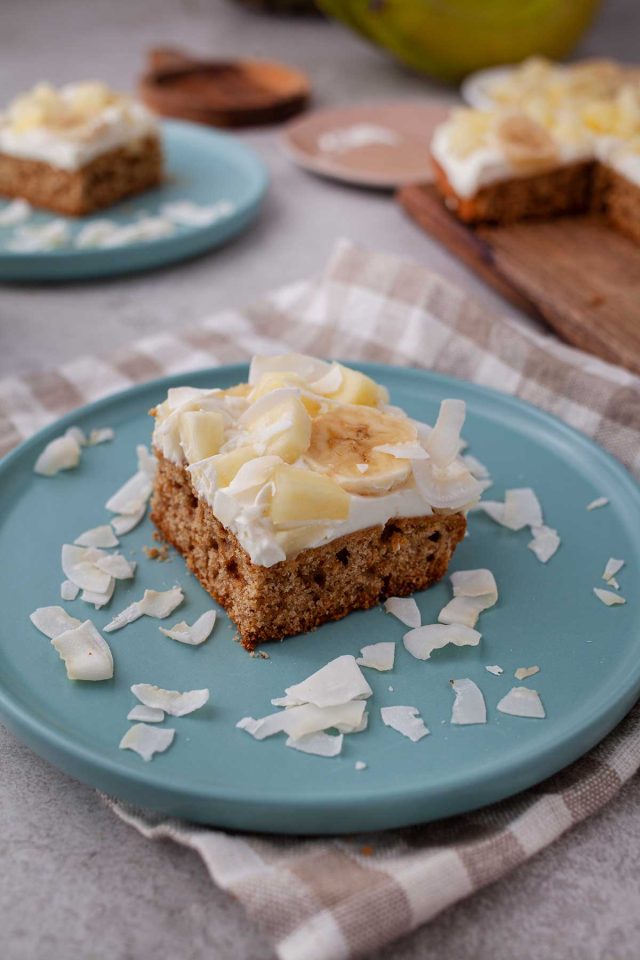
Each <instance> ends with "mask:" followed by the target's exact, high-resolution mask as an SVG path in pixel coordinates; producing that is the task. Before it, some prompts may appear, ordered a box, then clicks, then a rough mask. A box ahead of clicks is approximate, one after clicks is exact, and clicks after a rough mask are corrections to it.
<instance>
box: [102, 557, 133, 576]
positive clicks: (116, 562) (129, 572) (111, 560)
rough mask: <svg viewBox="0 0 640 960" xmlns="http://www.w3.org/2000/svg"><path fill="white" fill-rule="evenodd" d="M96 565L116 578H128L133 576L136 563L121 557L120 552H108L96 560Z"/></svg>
mask: <svg viewBox="0 0 640 960" xmlns="http://www.w3.org/2000/svg"><path fill="white" fill-rule="evenodd" d="M96 567H97V568H98V569H99V570H102V571H103V572H104V573H108V574H109V576H111V577H114V578H115V579H116V580H130V579H131V577H133V575H134V573H135V570H136V564H135V562H131V561H129V560H127V559H126V557H123V556H122V554H121V553H110V554H109V556H107V557H100V558H99V559H98V560H96Z"/></svg>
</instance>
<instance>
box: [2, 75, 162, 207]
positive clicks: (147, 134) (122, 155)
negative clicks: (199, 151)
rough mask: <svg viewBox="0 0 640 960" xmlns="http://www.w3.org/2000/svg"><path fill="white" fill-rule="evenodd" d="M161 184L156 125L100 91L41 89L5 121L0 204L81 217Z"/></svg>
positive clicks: (89, 86)
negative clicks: (20, 203) (8, 201)
mask: <svg viewBox="0 0 640 960" xmlns="http://www.w3.org/2000/svg"><path fill="white" fill-rule="evenodd" d="M161 179H162V148H161V143H160V135H159V128H158V124H157V123H156V121H155V119H154V117H153V116H152V115H151V114H150V113H149V111H148V110H147V109H146V107H144V106H143V105H142V104H140V103H138V102H137V101H135V100H132V99H131V98H130V97H128V96H125V95H124V94H119V93H115V92H114V91H113V90H110V89H109V88H108V87H106V86H105V85H104V84H102V83H95V82H90V83H76V84H67V85H66V86H63V87H60V89H58V90H56V89H55V88H54V87H51V86H50V85H49V84H45V83H41V84H38V85H37V86H36V87H34V88H33V90H31V91H29V92H28V93H26V94H23V95H22V96H20V97H17V98H16V100H14V101H13V103H11V104H10V105H9V107H8V109H7V110H6V112H5V113H3V114H0V196H5V197H20V198H22V199H23V200H26V201H27V202H29V203H31V204H33V205H34V206H37V207H44V208H45V209H48V210H53V211H55V212H56V213H61V214H66V215H68V216H83V215H84V214H88V213H92V212H93V211H95V210H101V209H103V208H105V207H109V206H111V205H112V204H114V203H117V202H118V201H119V200H122V199H123V198H124V197H129V196H132V195H133V194H137V193H140V192H142V191H143V190H146V189H148V188H149V187H153V186H155V185H156V184H158V183H160V181H161Z"/></svg>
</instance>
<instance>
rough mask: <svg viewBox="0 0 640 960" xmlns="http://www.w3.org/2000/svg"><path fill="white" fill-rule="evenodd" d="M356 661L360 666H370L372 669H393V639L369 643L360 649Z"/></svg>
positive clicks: (394, 648) (394, 647)
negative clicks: (359, 654)
mask: <svg viewBox="0 0 640 960" xmlns="http://www.w3.org/2000/svg"><path fill="white" fill-rule="evenodd" d="M360 653H361V656H360V657H358V659H357V660H356V663H357V664H359V666H361V667H370V668H371V669H372V670H381V671H384V670H393V661H394V658H395V653H396V645H395V643H394V642H393V641H391V642H383V643H370V644H368V645H367V646H366V647H363V648H362V650H361V651H360Z"/></svg>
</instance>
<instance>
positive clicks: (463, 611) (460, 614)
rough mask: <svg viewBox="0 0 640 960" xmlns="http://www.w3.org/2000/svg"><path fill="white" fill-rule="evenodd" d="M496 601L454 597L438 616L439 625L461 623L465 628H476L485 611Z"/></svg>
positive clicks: (488, 597)
mask: <svg viewBox="0 0 640 960" xmlns="http://www.w3.org/2000/svg"><path fill="white" fill-rule="evenodd" d="M494 603H495V601H494V600H493V599H492V598H491V597H490V596H486V597H454V598H453V600H450V601H449V603H448V604H447V605H446V606H444V607H443V608H442V610H441V611H440V613H439V614H438V622H439V623H446V624H451V623H460V624H463V625H464V626H465V627H475V625H476V623H477V622H478V617H479V616H480V614H481V613H482V611H483V610H486V609H488V607H492V606H493V604H494Z"/></svg>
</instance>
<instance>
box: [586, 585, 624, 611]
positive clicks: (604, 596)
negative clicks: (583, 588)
mask: <svg viewBox="0 0 640 960" xmlns="http://www.w3.org/2000/svg"><path fill="white" fill-rule="evenodd" d="M593 592H594V593H595V595H596V597H597V598H598V600H601V601H602V602H603V603H604V605H605V606H606V607H614V606H616V604H623V603H626V602H627V601H626V600H625V598H624V597H621V596H620V594H619V593H613V592H612V591H611V590H603V589H602V588H601V587H594V588H593Z"/></svg>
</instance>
